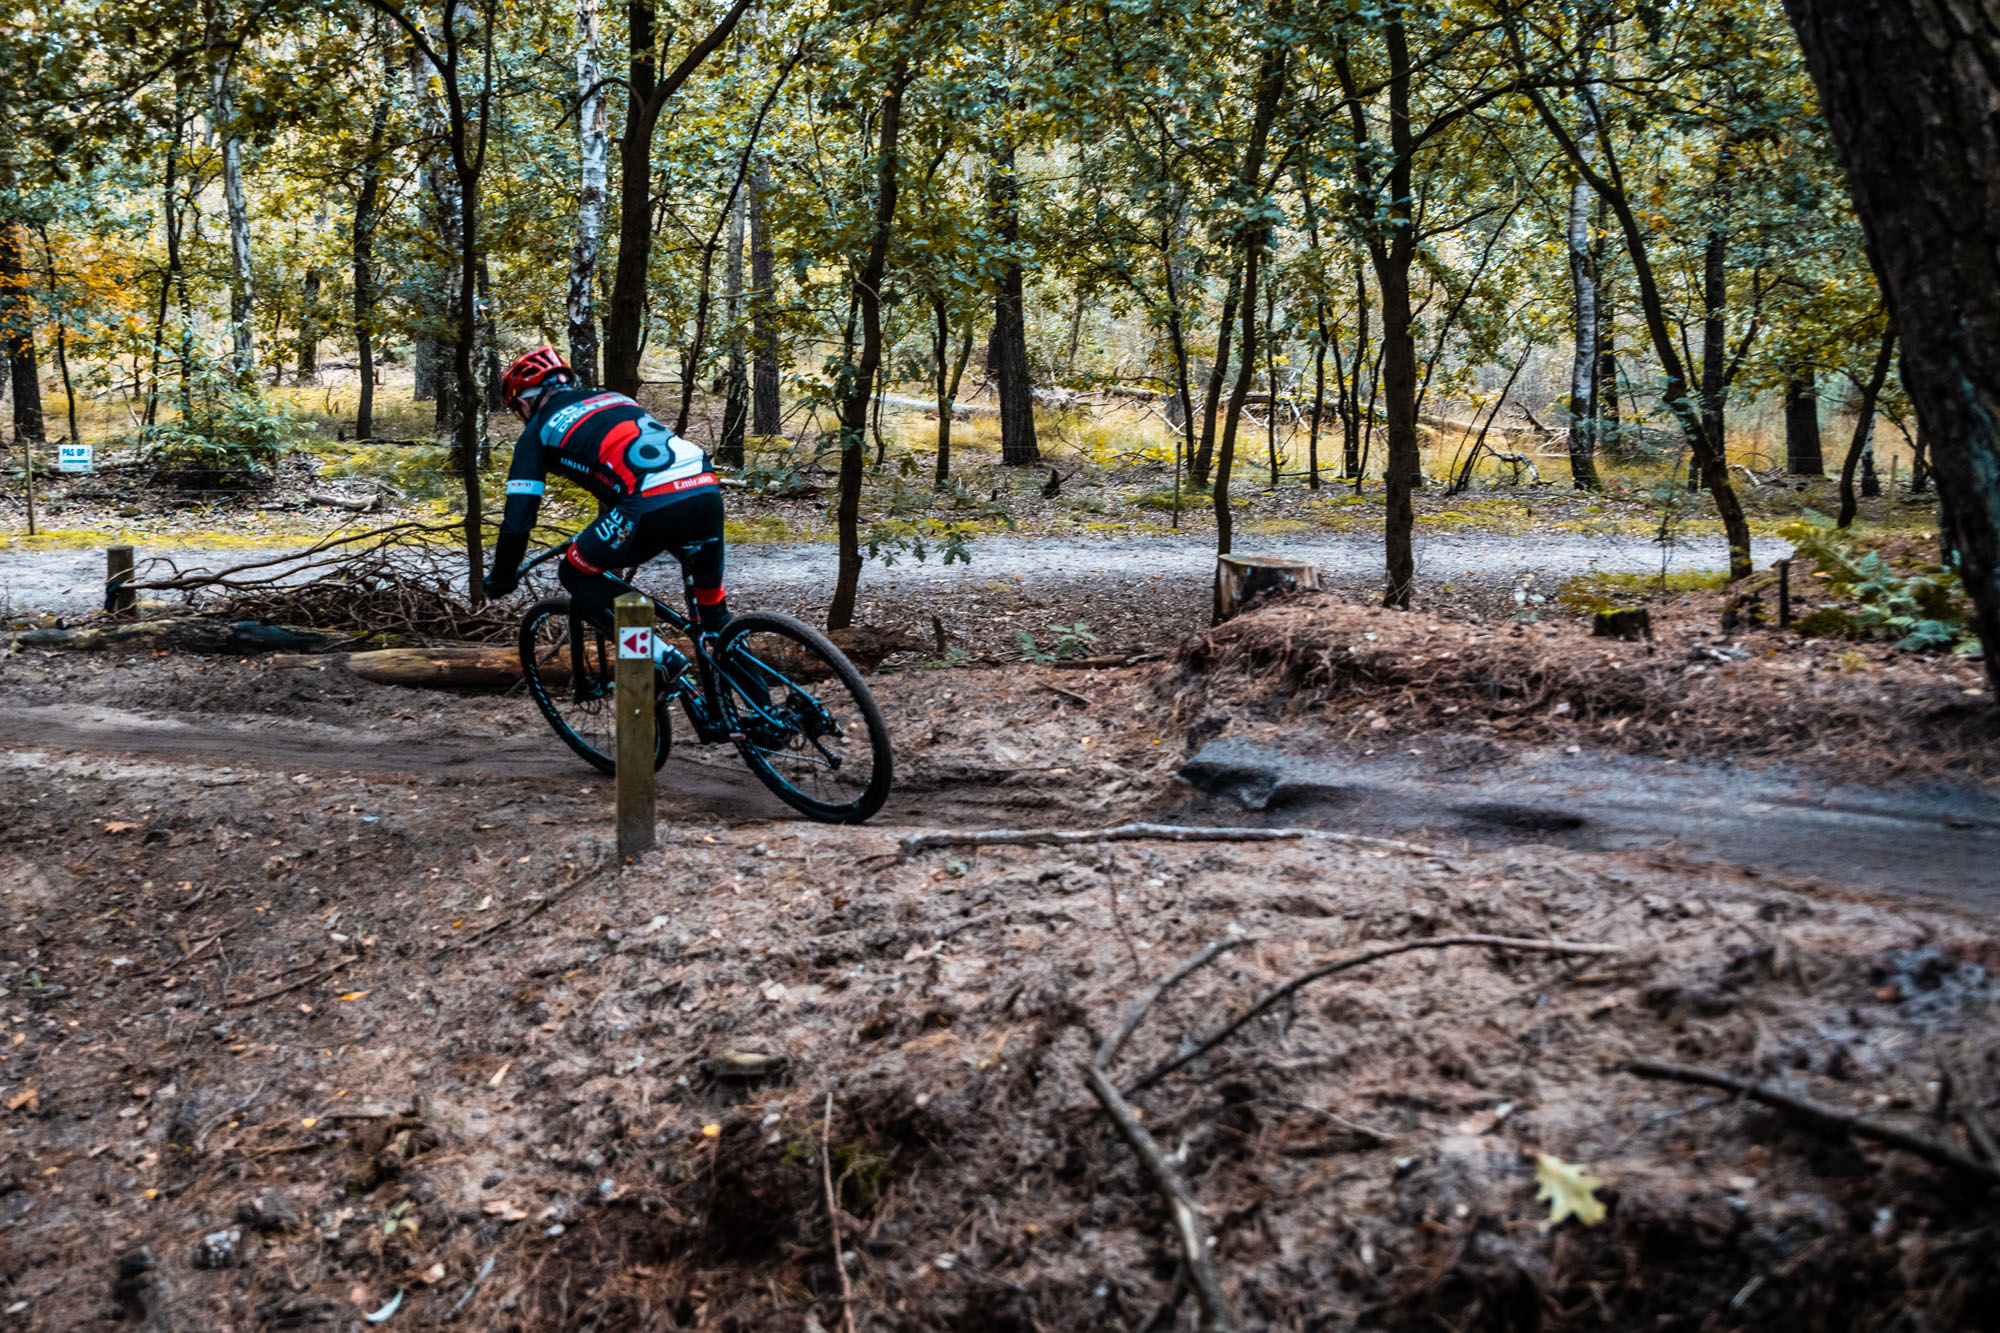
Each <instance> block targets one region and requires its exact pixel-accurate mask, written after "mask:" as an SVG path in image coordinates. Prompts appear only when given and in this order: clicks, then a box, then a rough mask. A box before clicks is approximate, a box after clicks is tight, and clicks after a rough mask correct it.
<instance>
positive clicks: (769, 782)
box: [715, 611, 894, 824]
mask: <svg viewBox="0 0 2000 1333" xmlns="http://www.w3.org/2000/svg"><path fill="white" fill-rule="evenodd" d="M715 657H716V664H717V666H718V667H719V668H720V673H719V675H718V677H717V679H716V682H715V685H716V693H717V694H718V695H719V696H720V697H721V699H722V702H723V709H724V716H725V717H726V718H727V719H729V721H730V726H731V728H732V730H735V731H737V732H740V733H741V734H742V736H743V739H742V740H740V741H738V742H737V743H736V748H737V749H738V750H739V751H740V752H741V753H742V755H743V762H744V763H746V764H748V765H749V766H750V771H751V772H752V773H755V774H756V775H757V779H758V781H760V782H762V783H763V784H764V785H765V786H766V787H769V788H770V789H771V791H772V792H773V793H774V794H775V795H776V796H777V798H778V799H779V800H781V801H783V802H784V803H785V804H786V805H789V806H791V807H792V809H794V810H797V811H798V812H799V813H800V814H802V815H807V816H809V817H811V818H813V819H817V820H820V821H822V822H824V823H828V824H859V823H860V822H861V821H862V820H864V819H867V818H868V817H869V816H870V815H873V814H874V813H875V812H876V811H878V810H880V809H881V808H882V803H883V802H884V801H886V800H888V799H889V785H890V783H891V782H892V781H893V779H894V761H893V757H892V754H891V751H890V748H889V728H888V725H887V724H886V723H884V722H883V721H882V710H881V708H880V707H879V706H878V705H877V704H876V702H875V696H874V695H872V694H870V693H869V692H868V686H867V684H866V683H864V682H863V681H862V679H861V673H860V672H859V671H856V670H855V669H854V664H853V663H852V662H849V661H848V660H847V658H846V657H845V656H844V655H843V654H842V653H841V651H840V649H838V648H836V647H834V646H833V644H832V643H831V642H829V641H828V640H827V638H826V636H825V635H823V634H821V633H820V632H819V631H818V630H816V629H814V628H813V627H812V626H810V625H807V624H805V623H804V622H803V621H798V620H794V619H792V617H790V616H785V615H779V614H777V613H776V612H772V611H752V612H749V613H747V614H745V615H741V616H738V617H736V619H734V620H733V621H731V622H730V624H729V628H728V629H726V630H724V631H723V633H722V636H721V639H720V640H719V642H718V643H717V646H716V651H715Z"/></svg>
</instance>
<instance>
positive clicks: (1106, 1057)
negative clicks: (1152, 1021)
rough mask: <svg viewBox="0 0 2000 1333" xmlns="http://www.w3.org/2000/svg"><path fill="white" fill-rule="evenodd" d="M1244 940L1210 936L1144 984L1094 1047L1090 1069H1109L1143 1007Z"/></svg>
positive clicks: (1135, 1026)
mask: <svg viewBox="0 0 2000 1333" xmlns="http://www.w3.org/2000/svg"><path fill="white" fill-rule="evenodd" d="M1248 943H1250V937H1249V936H1247V935H1239V936H1237V937H1236V938H1235V939H1228V940H1211V941H1210V942H1209V943H1208V944H1207V945H1206V946H1204V947H1203V948H1202V950H1201V952H1200V953H1198V954H1196V955H1194V957H1192V958H1190V959H1188V960H1187V961H1186V962H1184V963H1182V964H1181V965H1180V966H1179V967H1177V968H1175V969H1174V970H1173V971H1171V972H1169V973H1167V975H1165V976H1164V977H1161V978H1160V979H1159V980H1158V981H1156V982H1154V983H1153V984H1152V985H1150V986H1148V987H1147V988H1146V990H1145V992H1144V993H1143V994H1141V995H1140V996H1139V998H1138V999H1137V1000H1136V1001H1134V1002H1133V1004H1132V1007H1131V1008H1129V1009H1127V1010H1126V1011H1125V1021H1124V1022H1123V1023H1120V1024H1119V1025H1118V1030H1117V1031H1116V1032H1114V1033H1112V1034H1111V1035H1110V1036H1109V1037H1106V1038H1105V1039H1104V1044H1103V1045H1102V1046H1099V1047H1098V1048H1097V1058H1096V1059H1094V1060H1092V1061H1091V1062H1090V1067H1091V1068H1092V1069H1109V1068H1110V1067H1111V1062H1112V1061H1113V1060H1115V1059H1117V1058H1118V1050H1119V1048H1120V1047H1122V1046H1123V1045H1124V1044H1125V1043H1126V1042H1127V1041H1128V1040H1130V1039H1131V1036H1132V1034H1133V1033H1134V1032H1137V1031H1138V1030H1139V1024H1140V1023H1142V1022H1144V1021H1145V1018H1146V1011H1147V1010H1149V1009H1151V1008H1152V1007H1153V1006H1154V1004H1156V1003H1158V1001H1159V998H1160V997H1161V996H1162V995H1165V994H1166V993H1167V992H1168V991H1170V990H1172V989H1173V988H1174V987H1176V986H1178V985H1180V984H1181V983H1182V982H1183V981H1185V980H1187V979H1188V977H1190V976H1192V975H1193V974H1194V973H1195V972H1196V971H1197V970H1199V969H1200V968H1203V967H1206V966H1208V964H1210V963H1212V962H1214V961H1215V960H1216V959H1217V958H1219V957H1221V956H1222V955H1223V954H1225V953H1227V952H1229V951H1230V950H1231V949H1235V948H1239V947H1241V946H1242V945H1245V944H1248Z"/></svg>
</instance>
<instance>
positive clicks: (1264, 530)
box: [1243, 518, 1312, 537]
mask: <svg viewBox="0 0 2000 1333" xmlns="http://www.w3.org/2000/svg"><path fill="white" fill-rule="evenodd" d="M1311 528H1312V524H1310V523H1308V522H1306V521H1305V520H1304V519H1302V518H1259V519H1252V520H1251V521H1250V522H1248V523H1245V524H1244V525H1243V531H1244V533H1245V534H1246V535H1248V536H1251V537H1285V536H1289V535H1290V534H1292V533H1294V532H1306V531H1309V530H1310V529H1311Z"/></svg>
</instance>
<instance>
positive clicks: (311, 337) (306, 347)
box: [298, 199, 326, 383]
mask: <svg viewBox="0 0 2000 1333" xmlns="http://www.w3.org/2000/svg"><path fill="white" fill-rule="evenodd" d="M325 230H326V202H325V200H323V199H322V200H321V201H320V206H319V211H318V213H316V214H315V215H314V217H313V254H314V256H315V257H314V259H313V261H312V262H311V263H310V264H308V265H306V272H305V278H304V280H303V281H301V282H300V284H299V343H298V354H299V356H298V360H299V381H300V382H301V383H304V382H307V381H309V380H316V379H318V378H319V329H320V309H319V291H320V285H321V283H322V281H323V280H324V275H323V273H322V272H321V270H320V266H319V260H318V258H317V256H318V253H319V238H320V235H321V233H323V232H324V231H325Z"/></svg>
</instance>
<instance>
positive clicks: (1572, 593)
mask: <svg viewBox="0 0 2000 1333" xmlns="http://www.w3.org/2000/svg"><path fill="white" fill-rule="evenodd" d="M1728 582H1729V574H1728V573H1727V571H1724V570H1720V569H1716V570H1701V569H1687V570H1681V571H1679V572H1678V573H1672V574H1668V575H1667V576H1666V577H1665V578H1664V579H1662V578H1661V577H1660V575H1658V574H1631V573H1619V574H1613V573H1599V574H1579V575H1577V576H1576V577H1575V578H1569V579H1564V580H1563V581H1562V584H1561V585H1560V586H1559V587H1558V588H1557V589H1556V605H1558V606H1560V607H1562V608H1563V609H1564V610H1566V611H1574V612H1577V613H1578V614H1580V615H1590V614H1592V613H1594V612H1597V611H1602V610H1605V609H1606V608H1609V607H1613V606H1616V605H1618V604H1619V603H1621V602H1634V601H1646V600H1650V599H1652V598H1656V597H1672V596H1677V595H1679V594H1681V593H1688V592H1708V591H1710V590H1711V589H1714V588H1720V587H1722V586H1724V585H1725V584H1727V583H1728ZM1663 585H1664V586H1663Z"/></svg>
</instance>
